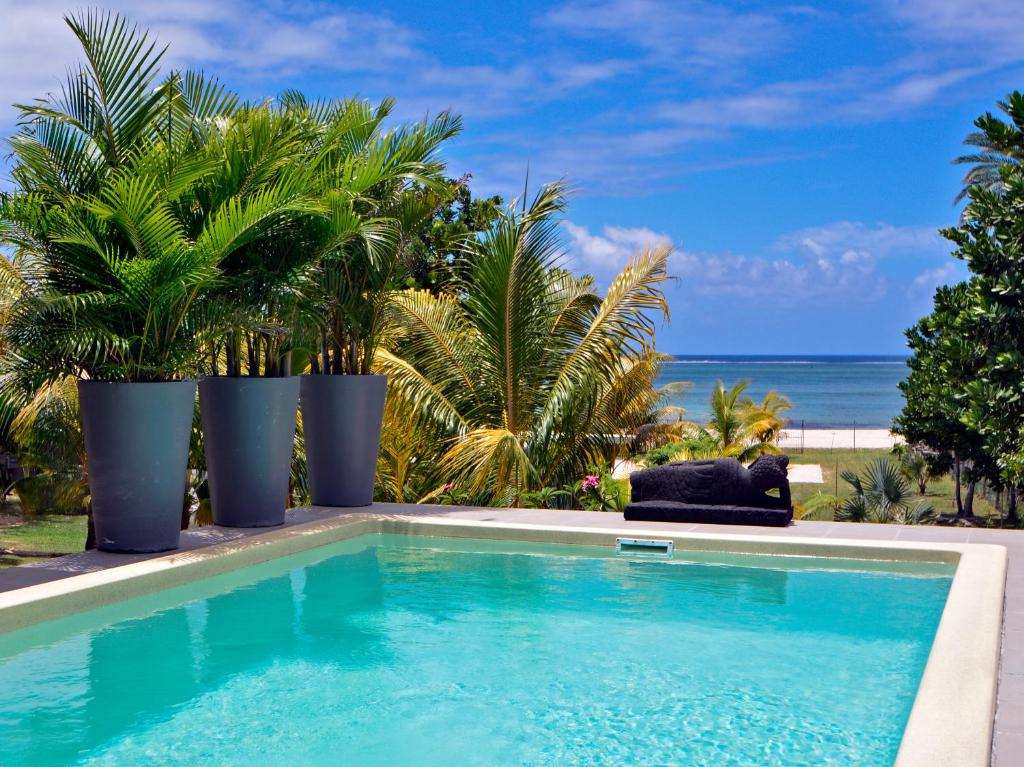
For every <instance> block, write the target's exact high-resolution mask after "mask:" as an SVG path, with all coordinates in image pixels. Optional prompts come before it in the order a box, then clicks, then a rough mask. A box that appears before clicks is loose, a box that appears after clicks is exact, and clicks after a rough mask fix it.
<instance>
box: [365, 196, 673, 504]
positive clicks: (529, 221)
mask: <svg viewBox="0 0 1024 767" xmlns="http://www.w3.org/2000/svg"><path fill="white" fill-rule="evenodd" d="M565 200H566V196H565V189H564V187H563V186H562V185H560V184H553V185H550V186H546V187H544V188H542V189H541V190H540V192H539V193H538V194H537V195H536V197H535V198H534V200H533V202H532V204H530V205H529V206H528V207H525V206H524V208H523V209H522V210H520V211H517V210H516V207H515V205H514V204H513V205H511V206H510V207H509V208H508V209H506V210H504V211H502V212H501V214H500V216H499V217H498V218H497V220H496V222H495V223H494V225H493V226H492V227H491V228H490V230H488V231H487V232H485V233H484V234H483V235H482V236H481V237H480V238H479V239H475V238H474V239H470V240H469V241H468V242H467V243H466V245H465V248H466V250H467V257H468V258H471V259H472V262H473V268H472V269H471V270H465V271H460V273H459V276H458V277H457V278H456V283H455V291H454V292H453V293H441V294H439V295H434V294H432V293H430V292H429V291H402V292H399V293H397V294H396V295H395V296H394V297H393V301H392V304H391V306H392V308H391V315H390V316H391V317H392V321H393V326H394V327H393V330H394V335H393V337H392V338H390V339H389V341H388V343H387V345H386V348H380V349H378V352H377V356H376V367H377V369H378V370H379V371H380V372H382V373H386V374H387V375H388V376H389V380H390V382H391V393H390V398H389V399H390V400H391V401H392V403H393V404H389V407H395V408H401V410H396V411H395V415H401V418H399V419H396V420H397V423H395V425H394V426H392V427H391V428H397V429H399V430H400V432H399V434H397V435H396V434H394V433H392V434H391V435H388V434H387V433H386V434H385V439H384V444H385V448H384V453H385V455H388V456H395V455H397V451H395V450H390V449H389V447H388V445H389V443H390V444H392V445H397V443H398V441H399V440H416V439H417V437H416V435H417V434H427V435H430V437H431V438H430V439H422V440H417V444H420V445H423V446H424V447H425V448H429V449H427V450H426V451H425V453H424V454H421V455H420V456H419V460H417V461H416V462H415V463H416V465H417V466H424V467H426V468H425V471H426V472H428V473H429V474H430V477H429V479H430V480H431V482H430V483H429V484H433V487H432V488H430V489H431V491H432V492H431V493H428V495H429V496H431V497H433V496H436V495H437V494H439V493H440V492H441V491H442V489H445V490H447V489H451V488H454V489H457V490H459V491H460V492H465V493H467V494H468V495H469V496H470V497H471V498H472V499H473V500H474V501H477V502H481V503H493V504H502V505H509V504H515V503H517V502H518V501H519V500H520V499H521V497H522V495H523V494H524V493H526V492H531V491H537V490H539V489H541V488H543V487H550V486H561V485H563V484H567V483H572V482H574V481H575V480H577V479H579V478H580V477H581V476H582V475H583V474H584V473H585V472H586V470H587V467H588V466H590V465H593V464H599V463H606V462H608V461H610V460H611V459H613V458H614V457H615V456H616V455H617V454H618V453H619V452H620V451H621V450H622V449H623V447H624V444H625V440H624V438H625V437H627V436H628V435H631V434H633V433H634V432H635V431H636V429H637V428H639V427H640V426H641V425H642V424H644V423H647V422H649V420H650V418H651V416H652V414H653V412H654V411H655V409H656V407H657V404H658V400H659V397H658V394H657V392H656V391H655V390H654V388H653V387H652V381H653V378H654V376H655V374H656V371H657V367H658V364H659V356H658V354H657V353H656V351H655V350H654V324H653V323H654V320H653V318H652V316H651V313H652V312H657V313H661V314H663V315H665V316H667V313H668V306H667V304H666V302H665V299H664V296H663V294H662V291H661V287H660V285H661V283H662V282H663V281H664V280H665V279H666V274H665V265H666V260H667V257H668V251H667V250H666V249H658V250H653V251H645V252H643V253H641V254H639V255H637V256H635V257H634V258H632V259H631V260H630V261H629V263H627V264H626V266H625V268H624V269H623V271H622V272H621V273H620V274H619V275H618V276H617V277H616V278H615V280H613V282H612V284H611V286H610V287H609V288H608V291H607V293H606V294H605V295H604V296H603V297H602V296H600V295H599V294H597V293H596V292H595V290H594V287H593V281H592V280H591V279H590V278H578V277H574V276H572V275H571V274H569V273H568V272H566V271H564V270H562V269H559V268H557V264H558V263H559V258H560V256H561V253H562V251H561V245H560V239H559V235H560V227H559V221H558V217H559V215H560V214H561V212H562V211H563V209H564V206H565ZM386 420H387V419H386ZM402 465H403V466H408V465H409V461H405V462H404V463H403V464H402ZM397 474H398V472H396V471H395V469H394V468H393V467H391V468H389V471H388V475H387V476H388V477H390V478H392V481H393V478H394V477H395V476H397ZM412 484H413V485H414V484H415V483H412ZM424 484H427V483H424ZM429 484H428V486H429ZM405 485H406V486H409V485H410V480H409V479H408V478H407V479H406V480H405Z"/></svg>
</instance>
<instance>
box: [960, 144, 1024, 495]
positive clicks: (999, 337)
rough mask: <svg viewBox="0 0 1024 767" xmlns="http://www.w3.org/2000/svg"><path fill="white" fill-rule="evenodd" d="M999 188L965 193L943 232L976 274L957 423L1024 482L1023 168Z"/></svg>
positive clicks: (1013, 480) (1011, 169)
mask: <svg viewBox="0 0 1024 767" xmlns="http://www.w3.org/2000/svg"><path fill="white" fill-rule="evenodd" d="M1000 174H1001V178H1002V182H1001V186H1000V188H998V189H989V188H985V187H982V186H979V185H975V186H973V187H971V189H970V191H969V195H968V196H969V198H970V203H969V204H968V205H967V208H966V210H965V211H964V218H963V223H962V224H961V225H960V226H959V227H956V228H953V229H946V230H944V231H943V235H944V236H945V237H947V238H948V239H949V240H951V241H952V242H953V243H955V244H956V246H957V250H956V253H955V255H956V256H957V257H959V258H962V259H963V260H964V261H966V262H967V266H968V268H969V269H970V270H971V272H972V273H973V274H974V275H975V276H974V277H973V279H972V280H971V283H970V294H971V295H970V300H971V307H970V312H969V313H968V315H967V318H966V321H965V326H966V328H967V331H968V333H969V335H970V338H971V339H972V340H973V341H974V343H976V344H977V345H978V348H979V350H980V352H981V356H982V360H983V364H982V365H981V366H980V368H979V369H978V371H977V374H976V375H975V376H973V377H972V378H971V379H970V380H968V381H967V382H966V384H965V387H964V391H965V401H966V403H967V409H966V412H965V413H964V418H963V420H964V423H965V424H966V425H967V426H968V427H970V428H971V429H973V430H974V431H976V432H977V433H978V434H980V435H981V438H982V441H983V444H984V449H985V452H986V453H987V454H988V455H989V456H990V457H991V458H992V459H993V460H994V462H995V464H996V466H997V467H998V470H999V474H1000V477H1001V479H1002V480H1003V481H1004V482H1005V483H1006V484H1008V485H1009V486H1010V487H1011V488H1013V489H1014V490H1015V489H1016V488H1019V487H1021V486H1022V485H1024V166H1021V165H1014V164H1006V165H1003V166H1002V168H1001V169H1000Z"/></svg>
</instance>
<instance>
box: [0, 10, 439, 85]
mask: <svg viewBox="0 0 1024 767" xmlns="http://www.w3.org/2000/svg"><path fill="white" fill-rule="evenodd" d="M103 7H104V9H109V10H111V11H115V12H121V13H123V14H126V15H127V16H128V18H129V19H130V21H131V22H133V23H137V24H139V25H140V26H141V27H143V28H147V29H149V30H150V31H151V33H152V35H153V36H155V37H156V39H157V40H158V41H159V43H160V44H161V45H165V44H170V48H169V50H168V52H167V54H166V57H165V63H166V65H167V66H169V67H173V66H185V65H187V66H204V65H207V66H213V67H214V68H215V69H216V71H217V74H218V75H221V76H227V77H230V76H231V75H235V74H240V73H243V74H247V75H261V76H266V77H269V78H271V79H274V78H280V77H284V76H288V75H289V74H293V73H295V72H297V71H299V70H300V69H301V70H302V71H311V70H312V71H315V70H324V69H325V70H329V71H353V70H361V71H367V70H370V71H385V70H390V69H394V67H396V66H398V65H400V64H401V63H403V62H408V61H410V60H412V59H414V58H416V57H417V56H418V55H419V54H418V53H417V51H416V49H415V48H414V46H413V44H414V42H415V35H414V34H413V33H412V32H410V31H409V30H407V29H405V28H403V27H402V26H400V25H398V24H396V23H394V22H392V21H390V20H389V19H388V18H386V17H384V16H377V15H373V14H370V13H364V12H361V11H338V10H335V9H331V8H330V7H329V6H324V5H322V4H295V5H292V6H289V7H288V12H287V13H286V12H285V11H284V10H283V6H278V5H276V4H275V5H271V6H263V7H259V6H255V5H254V4H250V3H245V2H242V0H218V2H207V1H205V0H175V2H173V3H168V2H163V1H162V0H134V1H132V0H108V1H107V2H105V3H104V4H103ZM67 12H68V5H67V3H66V2H64V0H37V1H36V2H33V3H25V2H20V1H19V0H0V15H2V16H3V18H4V26H5V29H6V32H7V34H6V35H5V40H4V58H5V61H4V66H2V67H0V103H3V104H4V105H6V104H9V103H11V102H14V101H27V100H29V99H31V98H33V97H36V96H39V95H41V94H42V93H44V92H46V91H47V90H51V89H53V88H54V87H55V86H56V85H57V84H58V82H59V80H60V79H61V78H62V77H63V74H64V70H65V69H66V67H68V66H69V65H71V64H73V63H74V62H75V61H77V60H79V58H80V56H81V54H80V48H79V45H78V42H77V41H76V40H75V39H74V36H73V35H72V33H71V31H70V30H69V29H68V28H67V26H66V25H65V23H64V20H63V16H64V15H65V14H66V13H67ZM76 15H77V13H76Z"/></svg>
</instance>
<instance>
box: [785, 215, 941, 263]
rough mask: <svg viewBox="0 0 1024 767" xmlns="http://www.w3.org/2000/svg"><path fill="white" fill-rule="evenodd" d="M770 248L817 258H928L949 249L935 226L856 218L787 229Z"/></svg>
mask: <svg viewBox="0 0 1024 767" xmlns="http://www.w3.org/2000/svg"><path fill="white" fill-rule="evenodd" d="M772 249H773V250H775V251H778V252H793V253H807V254H811V255H814V256H819V257H820V256H822V255H825V254H829V255H832V256H835V255H839V256H840V257H842V256H843V255H844V254H846V253H847V252H852V253H865V254H869V255H870V256H872V257H874V258H879V259H882V258H892V257H899V258H919V257H932V256H936V255H942V254H946V253H948V252H949V246H948V243H947V242H946V240H944V239H943V238H942V237H941V236H939V234H938V231H937V227H934V226H894V225H892V224H887V223H881V222H880V223H875V224H865V223H863V222H860V221H837V222H835V223H832V224H827V225H825V226H809V227H805V228H803V229H798V230H796V231H794V232H788V233H786V234H783V235H781V236H780V237H779V238H778V239H776V241H775V243H774V244H773V246H772Z"/></svg>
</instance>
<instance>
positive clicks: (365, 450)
mask: <svg viewBox="0 0 1024 767" xmlns="http://www.w3.org/2000/svg"><path fill="white" fill-rule="evenodd" d="M301 378H302V397H301V404H302V428H303V434H304V436H305V442H306V465H307V469H308V472H309V491H310V495H311V496H312V500H313V503H314V504H315V505H317V506H369V505H370V504H371V503H373V482H374V479H375V477H376V474H377V452H378V451H379V450H380V430H381V422H382V421H383V419H384V396H385V394H386V391H387V378H386V377H385V376H373V375H368V376H356V375H305V376H301Z"/></svg>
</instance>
